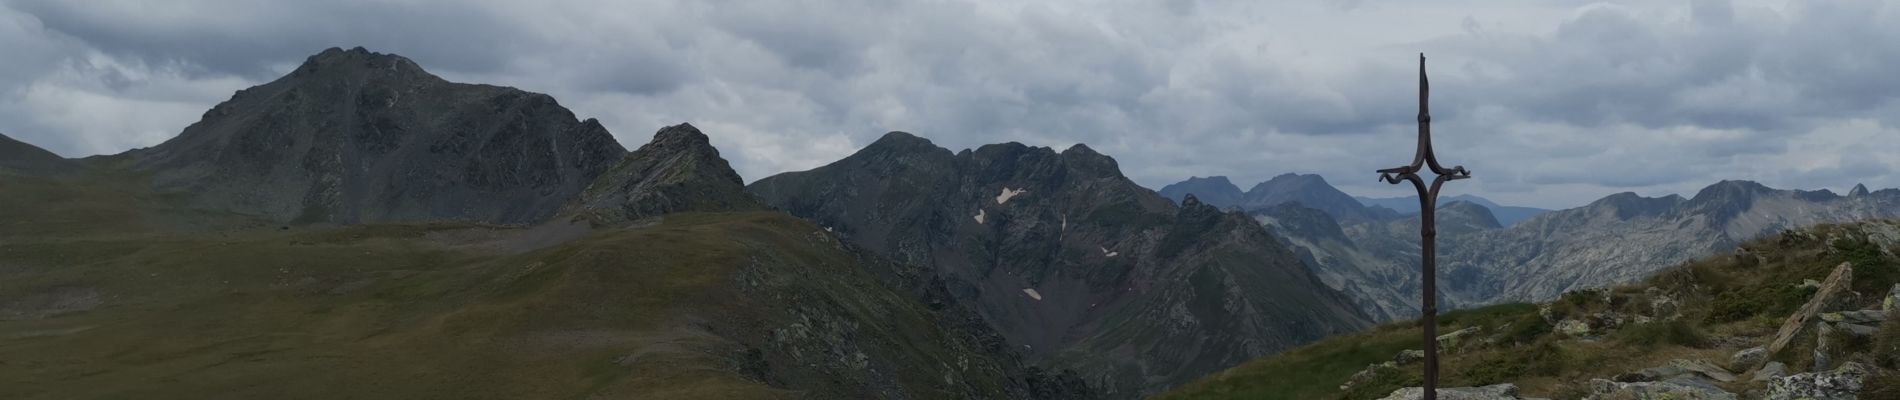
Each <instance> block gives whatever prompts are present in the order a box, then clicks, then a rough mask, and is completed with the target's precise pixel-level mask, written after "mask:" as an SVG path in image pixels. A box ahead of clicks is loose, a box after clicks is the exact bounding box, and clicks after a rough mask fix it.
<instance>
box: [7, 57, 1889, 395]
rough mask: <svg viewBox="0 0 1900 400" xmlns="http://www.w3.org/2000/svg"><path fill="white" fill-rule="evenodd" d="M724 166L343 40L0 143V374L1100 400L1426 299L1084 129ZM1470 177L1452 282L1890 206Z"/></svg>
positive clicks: (537, 97) (1359, 209) (229, 385)
mask: <svg viewBox="0 0 1900 400" xmlns="http://www.w3.org/2000/svg"><path fill="white" fill-rule="evenodd" d="M744 182H745V180H744V179H743V178H742V177H741V176H739V175H738V174H737V173H736V172H734V171H733V169H732V168H731V167H730V165H729V164H728V163H727V161H726V160H725V159H724V158H722V157H721V156H720V152H719V150H718V149H717V148H715V147H714V146H712V144H711V140H710V139H709V138H708V137H707V135H706V133H705V132H702V131H701V130H700V129H698V128H697V127H694V126H692V125H690V124H684V123H682V124H678V125H673V126H666V127H661V128H659V129H658V130H657V131H656V132H655V134H654V135H653V138H652V140H651V141H650V142H649V143H646V144H644V145H642V146H640V147H639V148H638V149H635V150H633V151H627V149H626V148H625V147H623V146H622V145H621V144H620V143H619V142H618V141H616V140H615V139H614V138H613V135H612V134H611V133H610V132H608V131H607V130H606V129H605V128H604V127H602V126H601V124H600V123H599V122H598V121H596V120H593V119H586V120H582V119H579V118H577V117H576V116H575V115H574V114H573V113H572V112H571V111H569V110H567V109H566V108H565V107H563V106H561V105H560V104H559V103H558V102H556V101H555V100H554V99H553V98H552V97H551V96H548V95H544V94H539V93H533V92H528V91H524V90H520V89H515V88H508V87H500V86H489V85H479V84H465V83H455V82H449V81H446V80H443V79H441V78H439V77H437V76H435V75H433V74H430V73H428V72H427V71H425V70H423V69H422V68H421V67H420V66H419V65H417V64H416V63H414V62H413V61H411V60H409V59H407V58H404V57H401V56H397V55H392V54H381V53H375V52H370V51H368V50H365V49H362V48H355V49H348V50H345V49H328V50H324V51H322V52H321V53H318V54H316V55H313V56H311V57H309V58H308V59H306V60H305V61H304V63H303V64H301V65H299V66H298V67H296V68H295V69H294V70H292V71H291V72H290V73H289V74H288V75H286V76H284V77H282V78H279V79H277V80H274V81H272V82H269V83H266V84H263V85H260V86H257V87H253V88H248V89H244V90H241V91H238V92H237V93H235V94H234V95H233V96H232V97H231V98H230V99H229V100H227V101H225V102H223V103H220V104H218V105H217V106H215V107H213V108H211V109H210V110H208V111H206V112H205V113H204V114H203V116H202V117H201V119H200V120H199V121H198V122H196V123H194V124H192V125H190V126H188V127H186V128H185V129H184V130H183V131H182V132H180V133H179V135H178V136H177V137H175V138H173V139H171V140H168V141H166V142H164V143H162V144H159V145H157V146H154V147H151V148H144V149H136V150H131V151H128V152H125V153H122V154H116V155H106V156H95V157H88V158H83V159H64V158H60V157H58V156H57V155H54V154H52V153H50V152H46V151H45V150H43V149H40V148H37V147H34V146H32V145H30V144H26V143H23V142H19V141H15V140H12V139H11V138H7V137H5V136H0V193H5V194H6V195H5V196H0V360H5V361H4V362H0V398H23V399H39V398H122V397H176V398H219V397H234V398H334V397H360V398H418V397H446V398H550V397H559V398H642V397H679V398H766V399H776V398H907V399H913V398H914V399H932V398H946V399H948V398H1037V399H1089V398H1112V399H1125V398H1136V397H1141V396H1146V395H1151V394H1154V393H1159V392H1161V391H1164V390H1166V389H1168V388H1171V387H1174V386H1177V385H1181V384H1183V383H1187V382H1190V381H1193V380H1195V379H1198V378H1200V377H1202V376H1204V375H1207V374H1210V373H1215V372H1217V371H1221V370H1223V369H1226V368H1228V367H1232V366H1234V365H1236V364H1239V363H1241V362H1243V361H1246V360H1249V359H1253V358H1256V357H1260V356H1265V355H1270V354H1275V353H1279V352H1282V351H1286V350H1288V349H1291V348H1295V347H1297V346H1300V345H1302V344H1306V343H1310V342H1313V341H1316V340H1319V339H1321V338H1324V337H1328V336H1334V335H1339V334H1343V333H1349V332H1355V331H1360V330H1362V329H1365V328H1368V327H1371V326H1373V324H1375V323H1378V322H1381V321H1393V320H1402V319H1405V318H1408V317H1410V316H1411V315H1413V314H1415V313H1416V310H1417V304H1418V299H1417V296H1416V293H1417V292H1418V288H1419V287H1418V285H1419V283H1418V273H1417V265H1418V257H1419V254H1418V253H1419V251H1418V247H1417V246H1418V245H1417V237H1418V236H1417V235H1418V232H1419V226H1418V222H1417V220H1416V218H1408V217H1407V215H1406V214H1405V211H1406V210H1405V209H1403V208H1402V207H1403V205H1402V204H1393V208H1388V207H1385V206H1381V205H1380V204H1383V203H1386V202H1389V201H1393V200H1392V199H1384V200H1379V199H1368V200H1365V201H1366V202H1367V203H1372V204H1365V203H1362V202H1361V200H1360V199H1355V198H1354V197H1352V196H1350V195H1347V194H1346V193H1343V192H1341V191H1339V190H1337V189H1336V188H1333V187H1332V186H1331V185H1329V184H1328V183H1327V182H1326V180H1325V179H1324V178H1322V177H1320V176H1318V175H1301V174H1284V175H1280V176H1276V177H1274V178H1272V179H1269V180H1267V181H1265V182H1261V183H1259V184H1257V185H1255V186H1253V187H1252V188H1251V189H1249V190H1248V191H1245V192H1242V191H1240V190H1239V188H1238V187H1236V186H1234V185H1233V183H1232V182H1230V181H1229V180H1228V179H1226V178H1224V177H1210V178H1193V179H1190V180H1189V181H1187V182H1182V183H1179V184H1176V185H1169V186H1168V187H1164V188H1162V190H1160V191H1158V192H1157V191H1151V190H1148V189H1146V188H1143V187H1141V186H1139V185H1136V184H1135V183H1134V182H1132V181H1130V180H1129V179H1128V178H1127V177H1125V176H1124V175H1123V174H1122V171H1121V167H1120V166H1119V164H1118V163H1117V162H1116V161H1115V159H1113V158H1111V157H1109V156H1108V155H1104V154H1101V153H1099V152H1096V151H1095V150H1093V149H1091V148H1090V147H1088V146H1086V145H1081V144H1078V145H1074V146H1072V147H1069V148H1067V149H1063V150H1060V151H1057V150H1055V149H1052V148H1046V147H1032V146H1027V145H1023V144H1020V143H1001V144H990V145H984V146H980V147H977V148H975V149H964V150H961V151H952V150H950V149H946V148H943V147H941V146H938V145H937V144H935V143H934V142H932V141H931V140H929V139H925V138H923V137H920V136H917V135H913V134H910V133H905V132H890V133H887V134H885V135H884V136H883V137H882V138H880V139H879V140H877V141H876V142H874V143H871V144H870V145H868V146H866V147H864V148H863V149H860V150H859V151H857V152H856V153H853V154H851V155H850V156H847V157H845V158H843V159H840V160H838V161H836V162H833V163H831V164H828V165H825V166H821V167H818V168H815V169H812V170H808V171H795V172H786V173H782V174H778V175H774V176H770V177H766V178H763V179H759V180H758V181H755V182H753V183H752V184H750V185H746V184H744ZM1400 200H1403V199H1400ZM1458 200H1462V201H1454V200H1453V198H1447V200H1446V201H1445V202H1444V204H1443V205H1442V206H1441V209H1440V210H1439V214H1438V215H1439V218H1440V220H1439V225H1438V227H1437V228H1438V230H1439V231H1440V236H1439V239H1438V240H1439V244H1440V246H1441V254H1440V257H1441V259H1440V268H1441V276H1442V277H1443V278H1442V279H1441V281H1440V289H1441V290H1440V293H1441V295H1442V300H1441V302H1442V303H1441V304H1443V306H1444V307H1445V308H1447V309H1449V308H1460V307H1473V306H1479V305H1485V304H1492V303H1499V302H1510V301H1524V300H1546V299H1550V298H1552V297H1555V296H1557V295H1558V294H1560V293H1563V292H1565V291H1571V290H1575V289H1581V288H1590V287H1601V286H1606V285H1610V284H1615V283H1620V282H1628V281H1632V280H1635V279H1640V278H1643V277H1645V276H1648V275H1649V274H1651V273H1653V272H1655V271H1658V270H1661V269H1662V268H1664V267H1667V266H1670V265H1673V264H1676V263H1679V262H1682V261H1684V260H1688V259H1691V258H1694V257H1699V256H1704V255H1709V254H1714V253H1716V252H1719V251H1723V249H1727V248H1732V247H1733V246H1734V245H1735V244H1736V243H1739V242H1741V241H1744V240H1748V239H1750V238H1755V237H1760V236H1763V235H1770V234H1773V233H1776V232H1779V231H1781V230H1782V229H1787V228H1792V227H1797V226H1803V225H1811V224H1818V223H1827V222H1842V221H1853V220H1862V219H1872V218H1893V217H1896V216H1897V215H1900V190H1894V189H1883V190H1878V191H1870V190H1867V189H1866V188H1865V187H1862V186H1857V187H1856V188H1855V189H1854V190H1852V191H1850V192H1849V194H1848V195H1845V196H1842V195H1836V194H1834V193H1832V192H1828V191H1800V190H1777V189H1771V188H1767V187H1765V186H1762V185H1759V184H1755V183H1753V182H1747V181H1724V182H1721V183H1717V184H1714V185H1711V186H1709V187H1708V188H1705V189H1703V190H1702V191H1701V192H1699V193H1697V194H1696V195H1695V196H1693V197H1690V198H1683V197H1681V196H1665V197H1658V198H1645V197H1640V196H1637V195H1635V194H1631V193H1622V194H1616V195H1611V196H1608V197H1605V198H1603V199H1601V200H1598V201H1596V202H1592V203H1590V204H1589V205H1586V206H1583V207H1578V208H1572V209H1566V210H1556V211H1549V212H1544V213H1540V214H1537V215H1534V216H1529V217H1527V218H1524V219H1522V220H1514V221H1516V222H1515V223H1504V222H1503V221H1501V220H1502V219H1503V218H1501V217H1500V215H1499V214H1501V213H1502V212H1500V211H1499V210H1500V209H1507V208H1508V207H1502V206H1497V205H1496V204H1494V203H1489V202H1488V201H1482V200H1483V199H1479V198H1475V197H1472V198H1458ZM1412 211H1413V212H1415V210H1412ZM1520 211H1524V210H1516V211H1510V212H1513V213H1516V212H1520ZM1512 215H1513V218H1516V216H1518V215H1522V214H1521V213H1520V214H1512Z"/></svg>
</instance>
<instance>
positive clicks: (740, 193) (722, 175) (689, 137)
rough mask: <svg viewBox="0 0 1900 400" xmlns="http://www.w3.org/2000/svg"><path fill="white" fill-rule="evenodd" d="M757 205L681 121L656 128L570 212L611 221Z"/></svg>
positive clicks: (707, 142) (706, 141) (729, 169)
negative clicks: (649, 138) (644, 143)
mask: <svg viewBox="0 0 1900 400" xmlns="http://www.w3.org/2000/svg"><path fill="white" fill-rule="evenodd" d="M761 208H764V207H763V206H762V205H760V203H759V201H758V200H757V199H756V198H754V197H752V195H750V194H747V193H746V192H745V180H744V179H741V178H740V177H739V173H738V172H734V171H733V170H732V166H731V165H730V164H728V163H727V162H726V159H725V158H722V157H720V156H719V149H717V148H714V147H713V146H712V143H711V140H710V139H709V138H707V137H706V134H705V133H701V132H700V131H699V128H695V127H693V126H692V125H691V124H685V123H682V124H679V125H673V126H668V127H665V128H661V129H660V131H659V132H656V133H654V134H653V141H651V142H648V143H647V144H646V145H644V146H640V149H638V150H634V151H633V152H632V153H628V154H627V156H626V157H625V158H622V159H621V160H620V162H619V163H617V164H615V165H614V167H613V169H611V170H608V171H607V173H605V174H602V175H601V176H600V178H599V179H597V180H595V181H594V183H593V184H592V185H589V186H588V188H587V191H586V192H584V193H583V194H582V196H581V199H580V200H579V201H577V202H576V203H575V204H574V205H571V206H570V207H569V212H570V213H574V214H579V215H580V216H582V217H585V218H588V219H590V220H591V221H592V222H595V223H602V224H613V223H620V222H627V221H633V220H637V219H640V218H645V217H650V216H656V215H661V214H667V213H675V212H685V211H734V210H754V209H761Z"/></svg>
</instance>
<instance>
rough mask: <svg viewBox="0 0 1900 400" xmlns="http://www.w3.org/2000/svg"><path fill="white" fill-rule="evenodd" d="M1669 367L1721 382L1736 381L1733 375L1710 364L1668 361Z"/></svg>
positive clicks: (1680, 360)
mask: <svg viewBox="0 0 1900 400" xmlns="http://www.w3.org/2000/svg"><path fill="white" fill-rule="evenodd" d="M1669 365H1673V366H1675V367H1677V368H1682V369H1683V370H1686V371H1689V372H1694V373H1697V374H1700V375H1702V376H1705V377H1708V378H1709V379H1714V380H1718V381H1722V382H1734V381H1735V380H1736V379H1738V378H1736V377H1735V374H1734V373H1731V372H1728V370H1725V369H1722V367H1717V366H1715V364H1710V363H1709V362H1707V361H1702V360H1682V359H1677V360H1674V361H1670V362H1669Z"/></svg>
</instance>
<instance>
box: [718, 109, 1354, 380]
mask: <svg viewBox="0 0 1900 400" xmlns="http://www.w3.org/2000/svg"><path fill="white" fill-rule="evenodd" d="M748 190H749V191H751V192H752V193H754V194H756V195H758V196H759V197H760V198H762V199H763V200H764V201H766V202H767V203H768V204H771V205H773V206H775V207H778V208H780V209H782V210H785V211H787V212H790V213H792V214H794V215H797V216H800V217H803V218H806V219H809V220H811V221H814V222H816V223H818V224H820V225H822V226H825V227H827V228H828V229H831V230H832V231H833V232H835V233H837V234H838V235H840V236H841V237H844V238H845V239H846V240H848V241H850V242H853V243H856V244H859V245H861V246H863V247H865V248H867V249H870V250H873V251H876V252H879V253H880V254H883V255H886V256H889V257H892V258H895V259H898V260H901V261H903V262H906V263H910V264H912V265H919V266H926V267H928V268H929V269H930V273H931V274H932V275H934V276H935V277H936V279H940V280H942V281H943V284H944V285H945V287H946V288H947V289H948V292H949V293H950V295H951V296H954V297H955V298H957V299H959V300H961V301H965V302H968V303H969V304H974V305H975V308H976V309H977V310H978V312H979V314H980V315H982V317H983V318H984V320H985V322H986V323H988V324H989V325H991V326H994V327H995V328H996V329H997V330H998V331H1000V332H1001V333H1002V334H1003V336H1004V337H1005V338H1007V339H1008V341H1009V343H1010V344H1011V345H1012V346H1015V347H1018V348H1020V349H1021V351H1023V352H1024V353H1025V354H1026V355H1027V356H1028V357H1029V358H1030V359H1031V360H1034V361H1038V362H1042V363H1044V364H1045V365H1048V366H1050V367H1051V368H1055V369H1062V370H1072V371H1075V372H1076V373H1079V374H1081V375H1082V376H1083V377H1084V378H1086V379H1087V380H1088V381H1090V382H1091V383H1092V384H1094V385H1096V386H1097V387H1098V388H1101V389H1103V391H1105V392H1107V393H1108V394H1109V395H1111V396H1116V397H1131V396H1135V395H1139V394H1141V393H1150V392H1153V391H1155V390H1159V389H1161V388H1165V387H1168V386H1171V385H1174V384H1178V383H1181V382H1184V381H1185V380H1186V379H1191V378H1192V377H1194V376H1198V375H1199V374H1201V373H1204V372H1207V371H1212V370H1215V369H1218V368H1221V367H1222V366H1225V365H1231V364H1232V363H1234V362H1239V361H1240V360H1244V359H1246V358H1247V357H1248V356H1247V355H1249V354H1266V353H1271V352H1274V351H1278V350H1280V349H1284V348H1287V347H1288V346H1292V345H1295V344H1298V343H1303V342H1306V341H1310V340H1314V339H1317V338H1319V337H1322V336H1324V335H1327V334H1330V333H1336V332H1343V331H1348V330H1352V329H1356V328H1359V327H1363V326H1365V325H1366V323H1367V320H1366V318H1365V317H1364V316H1363V315H1362V314H1361V313H1359V312H1358V311H1356V309H1354V308H1353V307H1352V306H1351V305H1350V304H1349V303H1347V301H1346V300H1345V299H1344V298H1343V297H1342V296H1340V295H1339V294H1338V293H1337V292H1334V291H1332V290H1330V289H1328V288H1327V287H1326V286H1325V285H1324V284H1322V283H1320V282H1319V281H1318V279H1317V278H1316V277H1314V276H1313V275H1312V274H1311V273H1310V272H1309V271H1307V270H1306V269H1305V268H1304V267H1303V266H1302V265H1301V264H1300V263H1299V262H1298V260H1297V258H1295V256H1294V255H1293V254H1292V253H1290V252H1288V251H1286V249H1285V248H1283V247H1281V246H1280V245H1279V244H1278V243H1276V242H1275V241H1274V240H1273V239H1272V237H1271V236H1269V235H1267V234H1266V232H1265V231H1264V230H1262V229H1261V228H1260V227H1259V226H1258V225H1257V224H1255V223H1253V221H1251V220H1250V219H1248V218H1246V217H1245V216H1243V215H1241V214H1238V213H1231V214H1230V213H1223V212H1221V211H1220V210H1218V209H1216V208H1214V207H1212V206H1209V205H1206V204H1202V203H1201V202H1200V201H1199V200H1198V199H1195V198H1193V197H1187V198H1184V201H1183V205H1182V206H1181V207H1178V208H1177V207H1175V206H1174V205H1173V204H1172V203H1171V202H1170V201H1168V200H1167V199H1165V198H1162V197H1161V196H1159V195H1156V194H1155V193H1154V192H1151V191H1148V190H1146V189H1143V188H1141V187H1140V186H1137V185H1135V184H1134V183H1133V182H1131V181H1129V180H1128V179H1127V178H1125V177H1123V176H1122V174H1121V172H1120V170H1119V167H1118V166H1117V165H1116V163H1115V161H1114V160H1113V159H1111V158H1109V157H1107V156H1104V155H1102V154H1100V153H1096V152H1095V151H1093V150H1091V149H1089V148H1088V147H1086V146H1082V145H1076V146H1075V147H1071V148H1069V149H1067V150H1064V151H1062V152H1059V153H1058V152H1056V151H1054V150H1051V149H1047V148H1033V147H1028V146H1024V145H1021V144H1016V143H1009V144H998V145H987V146H983V147H981V148H978V149H976V150H974V151H970V150H966V151H964V152H961V153H952V152H950V151H949V150H946V149H943V148H940V147H937V146H935V145H934V144H932V143H930V142H929V141H928V140H925V139H922V138H918V137H916V136H913V135H910V134H906V133H901V132H893V133H891V134H889V135H886V136H885V137H884V138H882V139H880V140H878V141H877V142H876V143H873V144H871V145H870V146H867V147H866V148H864V149H863V150H861V151H859V152H857V153H856V154H853V155H851V156H850V157H846V158H845V159H843V160H840V161H838V162H836V163H833V164H831V165H827V166H824V167H820V168H818V169H814V170H811V171H804V172H793V173H786V174H781V175H777V176H773V177H769V178H766V179H762V180H759V181H758V182H755V183H753V184H752V185H751V186H750V187H748Z"/></svg>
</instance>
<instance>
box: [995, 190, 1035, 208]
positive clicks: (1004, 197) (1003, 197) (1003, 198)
mask: <svg viewBox="0 0 1900 400" xmlns="http://www.w3.org/2000/svg"><path fill="white" fill-rule="evenodd" d="M1023 193H1029V191H1028V190H1021V189H1010V188H1008V187H1004V188H1003V194H999V195H996V204H999V205H1000V204H1003V203H1007V202H1009V199H1011V198H1014V197H1016V195H1020V194H1023Z"/></svg>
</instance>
